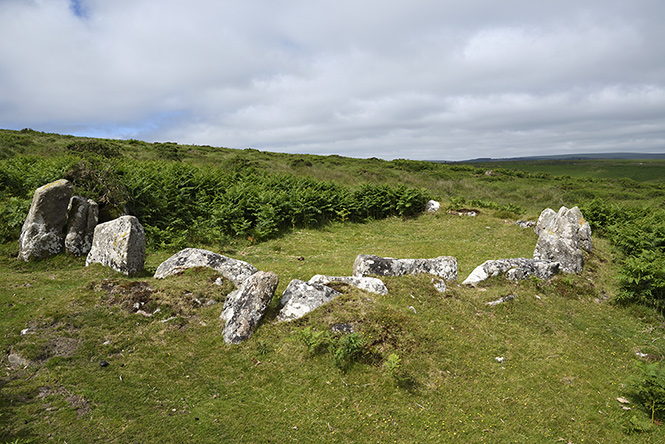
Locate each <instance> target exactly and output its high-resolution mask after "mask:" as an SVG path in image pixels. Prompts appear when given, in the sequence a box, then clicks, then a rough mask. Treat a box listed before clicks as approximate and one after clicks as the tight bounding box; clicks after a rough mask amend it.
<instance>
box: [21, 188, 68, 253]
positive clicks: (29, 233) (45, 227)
mask: <svg viewBox="0 0 665 444" xmlns="http://www.w3.org/2000/svg"><path fill="white" fill-rule="evenodd" d="M73 191H74V187H73V185H72V184H71V183H70V182H69V181H67V180H65V179H60V180H56V181H55V182H51V183H48V184H46V185H44V186H42V187H39V188H37V189H36V190H35V194H34V196H33V198H32V204H31V205H30V211H29V212H28V216H27V217H26V219H25V222H24V223H23V228H22V229H21V236H20V237H19V240H18V243H19V252H18V257H19V258H20V259H23V260H24V261H26V262H27V261H32V260H36V259H43V258H46V257H49V256H53V255H55V254H58V253H60V252H61V251H62V250H63V248H64V246H65V226H66V224H67V206H68V205H69V200H70V198H71V197H72V193H73Z"/></svg>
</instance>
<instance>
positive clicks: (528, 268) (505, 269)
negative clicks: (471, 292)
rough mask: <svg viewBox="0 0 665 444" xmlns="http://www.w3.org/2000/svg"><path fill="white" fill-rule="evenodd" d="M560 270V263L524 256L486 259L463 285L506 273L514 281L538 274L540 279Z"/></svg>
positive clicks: (475, 283)
mask: <svg viewBox="0 0 665 444" xmlns="http://www.w3.org/2000/svg"><path fill="white" fill-rule="evenodd" d="M558 271H559V263H558V262H551V261H541V260H535V259H527V258H523V257H519V258H513V259H497V260H490V261H485V262H483V263H482V264H480V265H479V266H477V267H476V268H475V269H474V270H473V271H472V272H471V274H470V275H469V277H467V278H466V279H465V280H464V282H462V285H471V286H474V287H475V286H476V285H478V284H479V283H480V282H482V281H484V280H485V279H488V278H490V277H492V276H498V275H499V274H506V277H507V278H508V279H510V280H513V281H518V280H523V279H527V278H528V277H529V276H536V277H537V278H539V279H543V280H547V279H551V278H552V277H553V276H554V275H555V274H556V273H558Z"/></svg>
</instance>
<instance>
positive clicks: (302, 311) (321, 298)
mask: <svg viewBox="0 0 665 444" xmlns="http://www.w3.org/2000/svg"><path fill="white" fill-rule="evenodd" d="M340 294H341V293H340V292H338V291H335V290H333V289H332V288H330V287H326V286H325V285H321V284H310V283H308V282H305V281H301V280H299V279H294V280H292V281H291V282H289V285H288V286H287V287H286V290H284V293H283V294H282V300H281V301H280V306H281V307H282V308H281V310H280V312H279V314H278V315H277V321H278V322H284V321H292V320H294V319H298V318H301V317H303V316H305V315H306V314H307V313H309V312H310V311H312V310H314V309H315V308H318V307H320V306H321V305H323V304H326V303H328V302H330V301H332V300H333V299H334V298H335V297H337V296H339V295H340Z"/></svg>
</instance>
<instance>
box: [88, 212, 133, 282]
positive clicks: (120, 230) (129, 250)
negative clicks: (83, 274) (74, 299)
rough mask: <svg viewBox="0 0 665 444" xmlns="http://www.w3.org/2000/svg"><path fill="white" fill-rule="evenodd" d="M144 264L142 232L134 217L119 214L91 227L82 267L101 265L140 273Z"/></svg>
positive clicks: (129, 272)
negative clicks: (117, 216) (88, 249)
mask: <svg viewBox="0 0 665 444" xmlns="http://www.w3.org/2000/svg"><path fill="white" fill-rule="evenodd" d="M144 263H145V232H144V231H143V226H141V224H140V223H139V220H138V219H137V218H136V217H134V216H121V217H119V218H117V219H114V220H112V221H109V222H106V223H103V224H99V225H97V226H96V227H95V234H94V236H93V239H92V247H91V248H90V252H89V253H88V257H87V258H86V260H85V265H86V267H87V266H89V265H90V264H101V265H104V266H106V267H110V268H112V269H114V270H116V271H118V272H120V273H123V274H126V275H132V274H136V273H139V272H141V271H142V270H143V265H144Z"/></svg>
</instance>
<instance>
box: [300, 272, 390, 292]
mask: <svg viewBox="0 0 665 444" xmlns="http://www.w3.org/2000/svg"><path fill="white" fill-rule="evenodd" d="M308 282H309V283H310V284H321V285H328V284H330V283H332V282H342V283H345V284H348V285H350V286H352V287H356V288H359V289H361V290H365V291H369V292H370V293H376V294H383V295H386V294H388V288H386V285H385V284H384V283H383V281H381V279H377V278H373V277H358V276H324V275H321V274H317V275H315V276H313V277H312V278H311V279H310V280H309V281H308Z"/></svg>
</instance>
